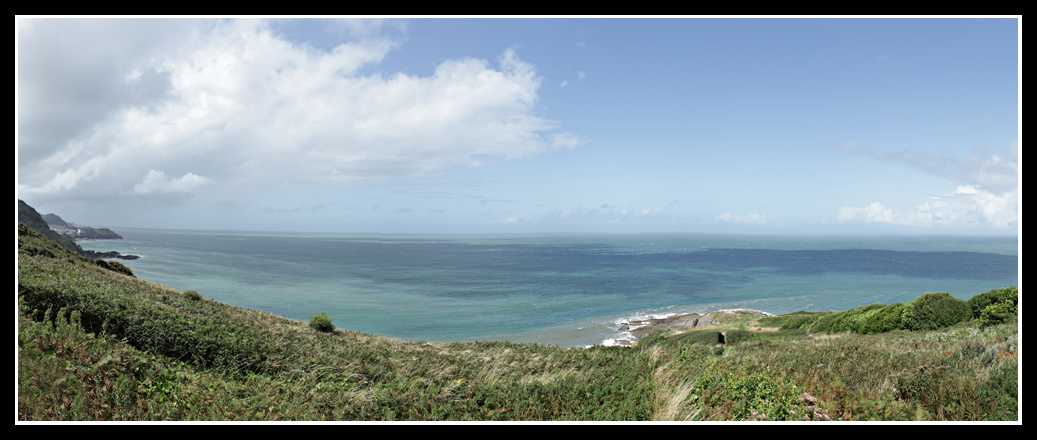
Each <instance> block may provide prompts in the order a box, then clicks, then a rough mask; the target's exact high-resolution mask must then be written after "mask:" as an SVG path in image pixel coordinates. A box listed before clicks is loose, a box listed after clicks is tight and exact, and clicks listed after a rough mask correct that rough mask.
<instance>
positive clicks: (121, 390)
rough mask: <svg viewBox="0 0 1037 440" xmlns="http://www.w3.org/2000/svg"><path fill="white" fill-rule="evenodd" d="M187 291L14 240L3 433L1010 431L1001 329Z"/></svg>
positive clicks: (1014, 412)
mask: <svg viewBox="0 0 1037 440" xmlns="http://www.w3.org/2000/svg"><path fill="white" fill-rule="evenodd" d="M195 293H196V292H191V291H188V292H179V291H177V290H174V289H170V288H167V287H164V286H160V285H157V284H154V283H149V282H147V281H144V280H140V279H137V278H133V277H131V276H127V275H125V274H122V273H120V272H117V271H112V270H106V269H104V268H102V267H99V266H97V265H96V264H94V262H93V261H92V260H89V259H84V258H81V257H79V256H78V255H75V254H74V253H72V252H70V251H68V250H66V249H64V248H61V247H60V246H57V245H55V244H53V243H51V242H49V241H48V240H46V239H44V238H42V237H41V236H40V235H39V234H37V233H35V232H34V231H32V230H31V229H28V228H23V227H20V228H19V256H18V301H19V318H18V390H17V392H18V419H19V420H420V421H429V420H751V419H755V420H801V419H802V417H803V416H807V417H808V418H810V419H812V420H813V419H819V420H820V419H824V418H825V417H828V418H830V419H833V420H840V419H842V420H1019V419H1018V380H1017V375H1018V367H1019V355H1018V342H1017V334H1018V328H1017V327H1018V326H1017V324H1016V322H1015V320H1008V321H1007V322H1003V323H998V324H993V325H984V324H983V323H982V322H980V321H979V320H978V319H972V320H968V321H965V322H963V323H959V324H956V325H954V326H951V327H944V328H941V329H937V330H929V331H908V330H897V331H892V332H885V333H881V334H875V335H859V334H852V333H835V334H828V333H816V332H811V331H809V330H808V329H807V328H799V327H803V326H804V325H805V324H803V323H806V322H807V321H810V322H815V321H817V320H818V319H819V318H820V317H826V316H834V315H836V314H835V313H828V312H825V313H814V312H800V313H796V314H789V315H783V316H779V317H772V318H757V317H746V316H744V315H740V316H732V317H722V318H723V319H719V321H720V324H717V325H716V326H715V327H710V328H706V329H697V330H695V331H691V332H657V333H654V334H652V335H650V336H649V337H647V338H645V339H643V340H642V341H641V342H640V343H639V344H637V346H636V347H634V348H624V347H594V348H589V349H561V348H558V347H552V346H541V345H536V344H515V343H509V342H476V343H424V342H404V341H399V340H395V339H390V338H384V337H379V336H374V335H369V334H363V333H358V332H352V331H348V330H344V329H341V328H339V329H334V330H331V331H330V332H322V331H318V330H315V329H313V328H311V327H310V325H309V323H306V322H300V321H295V320H290V319H286V318H283V317H279V316H275V315H271V314H269V313H265V312H260V311H255V310H248V309H243V308H239V307H233V306H229V305H226V304H222V303H219V302H216V301H211V300H204V299H199V297H200V295H195ZM1002 296H1003V297H1004V298H1007V299H1005V300H1003V301H1000V300H995V299H990V298H988V300H987V301H986V303H984V304H981V305H983V306H984V310H985V308H986V307H991V306H993V305H995V304H999V303H1000V304H1007V303H1006V301H1011V300H1012V299H1011V297H1010V295H1002ZM988 297H990V295H988ZM998 298H1001V297H998ZM999 301H1000V302H999ZM883 309H884V308H875V309H874V310H883ZM970 310H971V309H970ZM314 312H315V313H316V312H317V311H314ZM318 316H320V315H318ZM796 320H801V321H803V323H801V324H800V325H799V326H797V327H796V328H789V329H785V330H781V329H780V328H784V326H785V325H786V324H788V323H791V322H794V321H796ZM779 327H780V328H779ZM720 335H725V342H726V343H725V344H723V345H718V344H717V342H718V340H719V337H720ZM804 393H806V394H805V395H804ZM793 413H794V414H793Z"/></svg>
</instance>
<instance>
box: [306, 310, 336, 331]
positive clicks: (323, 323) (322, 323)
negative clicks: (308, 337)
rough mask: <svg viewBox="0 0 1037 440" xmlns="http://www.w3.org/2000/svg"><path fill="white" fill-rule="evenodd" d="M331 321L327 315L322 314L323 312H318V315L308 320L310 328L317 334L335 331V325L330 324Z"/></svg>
mask: <svg viewBox="0 0 1037 440" xmlns="http://www.w3.org/2000/svg"><path fill="white" fill-rule="evenodd" d="M332 319H334V318H329V317H328V315H325V314H324V312H320V314H319V315H316V316H313V317H312V318H310V328H312V329H314V330H316V331H319V332H324V333H328V332H330V331H332V330H335V324H332V323H331V320H332Z"/></svg>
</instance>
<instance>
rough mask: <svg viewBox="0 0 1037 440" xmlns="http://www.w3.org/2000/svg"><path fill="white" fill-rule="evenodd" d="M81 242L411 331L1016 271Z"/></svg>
mask: <svg viewBox="0 0 1037 440" xmlns="http://www.w3.org/2000/svg"><path fill="white" fill-rule="evenodd" d="M113 230H115V231H116V232H117V233H118V234H120V235H122V236H123V237H124V239H123V240H104V241H87V242H81V243H80V245H81V246H82V247H83V248H84V249H91V250H97V251H110V250H114V251H118V252H120V253H123V254H137V255H141V257H142V258H140V259H138V260H120V261H121V262H122V263H123V264H125V265H126V266H128V267H129V268H130V269H132V270H133V272H134V274H135V275H136V276H137V277H138V278H141V279H144V280H148V281H152V282H155V283H159V284H163V285H165V286H169V287H172V288H174V289H177V290H181V291H185V290H190V289H194V290H197V291H198V292H199V293H201V294H202V296H204V297H205V298H212V299H215V300H216V301H220V302H223V303H226V304H231V305H235V306H239V307H245V308H249V309H255V310H263V311H267V312H270V313H273V314H276V315H280V316H284V317H286V318H291V319H297V320H300V321H306V322H309V320H310V317H311V316H313V315H318V314H320V313H321V312H325V313H327V315H328V316H329V317H331V318H333V319H334V320H333V324H335V326H336V327H337V328H342V329H347V330H353V331H359V332H364V333H371V334H376V335H380V336H387V337H391V338H397V339H402V340H408V341H431V342H461V341H505V340H507V341H512V342H534V343H539V344H545V345H558V346H561V347H583V346H589V345H594V344H605V345H612V344H615V341H616V340H618V339H623V338H628V337H629V335H628V334H626V333H624V332H622V331H620V330H619V326H620V323H622V322H624V321H629V320H635V319H643V318H651V317H662V316H667V315H672V314H679V313H706V312H712V311H718V310H729V309H752V310H759V311H763V312H766V313H770V314H780V313H788V312H794V311H797V310H808V311H817V310H846V309H851V308H855V307H860V306H863V305H867V304H871V303H876V302H881V303H885V304H893V303H898V302H906V301H911V300H913V299H915V298H917V297H918V296H920V295H922V294H923V293H925V292H949V293H950V294H951V295H953V296H955V297H957V298H960V299H964V300H967V299H969V298H971V297H972V296H974V295H976V294H978V293H982V292H986V291H989V290H991V289H996V288H1001V287H1006V286H1014V285H1019V259H1018V258H1019V257H1018V248H1019V243H1018V241H1017V239H1016V238H1015V237H1003V238H999V237H948V236H941V237H928V236H882V237H865V236H841V237H831V236H796V237H793V236H750V235H714V234H628V235H619V234H612V235H610V234H586V235H581V234H543V235H442V236H438V235H374V234H370V235H368V234H306V233H267V232H217V231H180V230H158V229H133V228H113Z"/></svg>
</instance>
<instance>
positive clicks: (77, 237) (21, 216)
mask: <svg viewBox="0 0 1037 440" xmlns="http://www.w3.org/2000/svg"><path fill="white" fill-rule="evenodd" d="M48 219H49V220H48ZM18 222H20V223H24V224H25V226H27V227H29V228H30V229H32V230H34V231H36V232H39V233H40V234H41V235H43V236H44V237H46V238H47V239H49V240H51V241H53V242H55V243H57V244H59V245H61V247H63V248H65V249H68V250H70V251H72V252H75V253H77V254H79V255H82V256H84V257H86V258H90V259H94V260H96V259H99V258H100V259H106V260H110V259H113V258H118V259H121V260H136V259H138V258H140V255H122V254H120V253H119V252H116V251H109V252H97V251H91V250H85V249H83V248H82V247H80V246H79V245H78V244H76V242H77V241H81V240H113V239H122V236H120V235H119V234H116V233H115V232H113V231H112V230H110V229H107V228H96V229H95V228H91V227H88V226H75V225H72V224H71V223H67V222H65V221H64V220H62V219H61V217H58V216H57V215H55V214H47V215H46V216H44V215H40V213H39V212H38V211H36V209H35V208H33V207H32V206H29V204H28V203H25V202H24V201H22V200H21V199H19V200H18ZM51 222H53V225H56V228H54V227H52V224H51ZM73 230H74V231H76V232H75V233H74V234H72V233H71V232H70V231H73ZM62 231H64V232H66V233H65V234H62V233H61V232H62Z"/></svg>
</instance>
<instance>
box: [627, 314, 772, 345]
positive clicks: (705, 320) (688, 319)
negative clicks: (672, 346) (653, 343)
mask: <svg viewBox="0 0 1037 440" xmlns="http://www.w3.org/2000/svg"><path fill="white" fill-rule="evenodd" d="M720 313H738V314H742V315H755V316H770V315H768V314H767V313H764V312H761V311H758V310H726V311H724V312H720ZM717 318H718V315H717V313H707V314H705V315H700V314H698V313H687V314H683V315H673V316H668V317H665V318H655V319H644V320H639V321H630V322H624V323H622V324H621V325H620V327H619V330H621V331H629V332H630V334H631V336H633V339H634V340H633V341H631V340H627V339H619V340H617V341H616V343H617V344H619V345H625V346H632V345H636V344H637V341H638V340H639V339H641V338H644V337H645V336H648V335H649V334H651V333H652V332H655V331H659V330H684V329H689V328H696V327H707V326H711V325H713V324H716V323H717V322H719V320H718V319H717ZM631 328H633V329H632V330H631Z"/></svg>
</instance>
